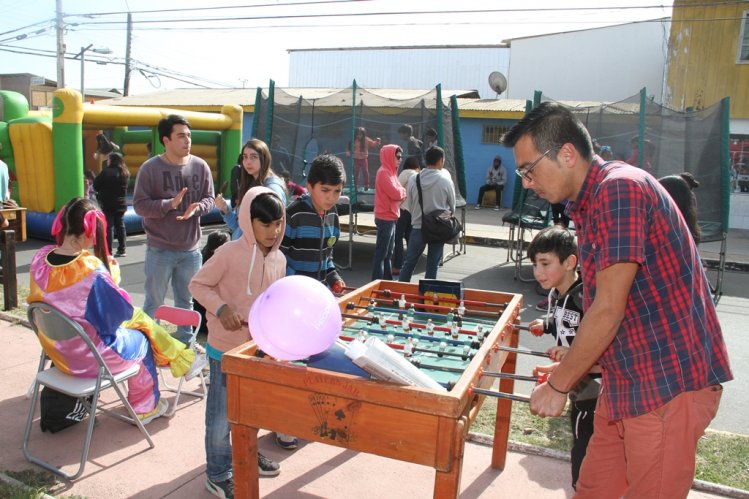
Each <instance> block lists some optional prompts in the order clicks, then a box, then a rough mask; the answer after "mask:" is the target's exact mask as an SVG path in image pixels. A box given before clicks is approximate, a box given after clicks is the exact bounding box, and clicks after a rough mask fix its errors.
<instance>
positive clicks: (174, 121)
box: [158, 114, 190, 144]
mask: <svg viewBox="0 0 749 499" xmlns="http://www.w3.org/2000/svg"><path fill="white" fill-rule="evenodd" d="M174 125H185V126H186V127H187V128H190V122H189V121H187V120H186V119H185V118H183V117H182V116H180V115H178V114H170V115H169V116H167V117H166V118H163V119H162V120H161V121H159V126H158V129H159V140H160V141H161V143H162V144H164V137H171V135H172V130H173V129H174Z"/></svg>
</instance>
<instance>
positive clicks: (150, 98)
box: [100, 87, 478, 107]
mask: <svg viewBox="0 0 749 499" xmlns="http://www.w3.org/2000/svg"><path fill="white" fill-rule="evenodd" d="M276 89H277V90H283V91H284V92H285V93H287V94H290V95H294V96H297V97H298V96H303V97H304V98H305V99H308V100H310V99H321V98H324V97H327V96H329V95H333V94H335V93H338V92H340V91H341V90H343V89H341V88H287V87H284V88H281V87H276ZM366 90H369V91H370V92H372V93H375V94H377V95H379V96H381V97H384V98H389V99H394V100H407V99H414V98H417V97H419V96H421V95H424V94H425V93H428V92H430V91H432V90H433V89H427V90H423V89H421V90H414V89H402V88H368V89H366ZM256 93H257V89H255V88H231V89H221V88H181V89H174V90H161V91H158V92H153V93H149V94H141V95H131V96H127V97H118V98H116V99H108V100H102V101H100V103H101V104H108V105H112V106H159V107H169V106H181V107H186V106H195V107H205V106H217V107H220V106H223V105H225V104H236V105H239V106H253V105H254V104H255V95H256ZM263 94H264V95H267V94H268V89H267V88H263ZM442 95H443V96H444V97H445V98H449V97H450V96H452V95H456V96H458V97H462V98H470V97H478V92H477V91H476V90H464V89H463V90H461V89H457V90H450V89H443V90H442Z"/></svg>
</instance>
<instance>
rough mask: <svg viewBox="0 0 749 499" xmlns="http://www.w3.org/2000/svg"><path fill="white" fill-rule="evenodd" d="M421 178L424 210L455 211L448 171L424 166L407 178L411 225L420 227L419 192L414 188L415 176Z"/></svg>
mask: <svg viewBox="0 0 749 499" xmlns="http://www.w3.org/2000/svg"><path fill="white" fill-rule="evenodd" d="M417 177H420V178H421V193H422V199H423V201H424V211H425V212H426V213H430V212H432V211H435V210H449V211H451V212H452V213H455V186H454V185H453V180H452V178H450V172H448V171H447V170H445V169H444V168H443V169H441V170H437V169H434V168H425V169H424V170H421V172H420V173H419V174H418V175H414V176H413V177H411V178H410V179H408V188H407V191H408V197H407V198H406V200H407V202H408V211H410V212H411V225H413V227H414V228H416V229H421V208H420V207H419V192H418V189H417V188H416V178H417Z"/></svg>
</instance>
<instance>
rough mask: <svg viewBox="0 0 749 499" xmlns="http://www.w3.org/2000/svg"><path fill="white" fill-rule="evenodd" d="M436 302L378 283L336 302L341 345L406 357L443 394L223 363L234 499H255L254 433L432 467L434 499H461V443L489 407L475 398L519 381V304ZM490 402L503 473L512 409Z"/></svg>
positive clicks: (232, 359)
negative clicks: (372, 340)
mask: <svg viewBox="0 0 749 499" xmlns="http://www.w3.org/2000/svg"><path fill="white" fill-rule="evenodd" d="M434 299H436V297H432V298H431V299H430V297H429V296H424V295H420V294H419V288H418V285H417V284H411V283H399V282H391V281H374V282H372V283H370V284H368V285H366V286H363V287H361V288H359V289H357V290H355V291H352V292H350V293H348V294H346V295H344V296H342V297H340V298H339V299H338V302H339V306H340V309H341V312H342V315H343V329H342V332H341V339H342V340H344V341H358V340H361V339H363V338H364V337H367V336H370V335H375V336H378V337H380V338H381V339H382V340H383V341H385V342H386V343H387V344H388V345H389V346H390V347H391V348H394V349H395V350H396V351H403V352H404V353H405V352H408V354H407V358H408V359H409V360H410V361H411V362H412V363H413V364H414V365H416V366H418V367H419V369H420V370H422V371H423V372H425V373H426V374H428V375H429V376H430V377H431V378H432V379H434V380H435V381H437V382H438V383H439V384H441V385H442V386H443V387H445V388H446V390H445V391H440V390H436V389H426V388H418V387H413V386H400V385H395V384H392V383H387V382H383V381H377V380H373V379H366V378H364V377H360V376H354V375H350V374H343V373H340V372H334V371H327V370H321V369H316V368H312V367H308V366H306V365H304V364H303V363H299V362H292V363H290V362H278V361H275V360H272V359H269V358H260V357H257V356H256V355H255V354H256V350H257V348H256V346H255V344H254V343H252V342H250V343H247V344H245V345H242V346H240V347H238V348H236V349H234V350H232V351H230V352H227V353H226V354H225V355H224V356H223V360H222V369H223V370H224V372H225V373H226V376H227V399H228V417H229V422H230V423H231V431H232V447H233V461H234V486H235V494H236V497H239V498H245V497H250V498H257V497H259V495H260V491H259V484H258V469H257V432H258V429H260V428H263V429H267V430H271V431H278V432H282V433H287V434H292V435H295V436H297V437H299V438H300V439H304V440H309V441H315V442H322V443H326V444H330V445H335V446H338V447H343V448H347V449H352V450H355V451H360V452H367V453H371V454H375V455H379V456H384V457H389V458H394V459H398V460H402V461H408V462H412V463H416V464H422V465H426V466H430V467H433V468H434V469H435V470H436V474H435V480H434V497H435V498H448V497H450V498H454V497H458V494H459V492H460V476H461V469H462V464H463V452H464V448H465V439H466V436H467V433H468V430H469V428H470V426H471V423H472V422H473V421H474V420H475V418H476V416H477V414H478V412H479V409H480V408H481V405H482V403H483V402H484V399H485V396H486V395H485V394H483V393H480V392H482V391H485V390H488V389H489V388H491V387H492V385H493V382H494V380H495V379H496V377H492V374H497V373H499V372H502V373H514V372H515V355H516V354H515V353H513V352H512V351H511V349H512V348H515V347H517V343H518V329H517V324H518V322H519V317H518V314H519V310H520V306H521V305H522V295H519V294H512V293H500V292H491V291H482V290H475V289H466V290H465V291H464V294H463V300H462V301H463V303H459V302H458V301H457V300H456V301H454V302H451V301H449V299H447V298H440V299H439V304H438V305H436V304H435V302H434V301H433V300H434ZM460 312H462V313H460ZM456 323H457V326H456ZM508 347H509V349H508V350H506V348H508ZM500 391H501V392H505V393H512V391H513V380H512V379H501V380H500ZM497 400H498V407H497V420H496V427H495V433H494V448H493V454H492V463H491V464H492V467H493V468H498V469H502V468H504V464H505V458H506V453H507V439H508V436H509V424H510V411H511V407H512V406H511V404H512V401H511V400H510V399H506V398H498V399H497Z"/></svg>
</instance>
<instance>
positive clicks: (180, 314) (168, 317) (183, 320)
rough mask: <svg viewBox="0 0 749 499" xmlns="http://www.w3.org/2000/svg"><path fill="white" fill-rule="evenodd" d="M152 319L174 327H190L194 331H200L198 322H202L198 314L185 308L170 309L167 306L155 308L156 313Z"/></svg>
mask: <svg viewBox="0 0 749 499" xmlns="http://www.w3.org/2000/svg"><path fill="white" fill-rule="evenodd" d="M154 319H156V320H159V321H167V322H169V323H171V324H174V325H175V326H192V327H194V328H195V330H196V331H197V330H198V329H200V322H201V320H202V318H201V316H200V312H197V311H195V310H188V309H186V308H179V307H170V306H169V305H162V306H160V307H159V308H157V309H156V313H154Z"/></svg>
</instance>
